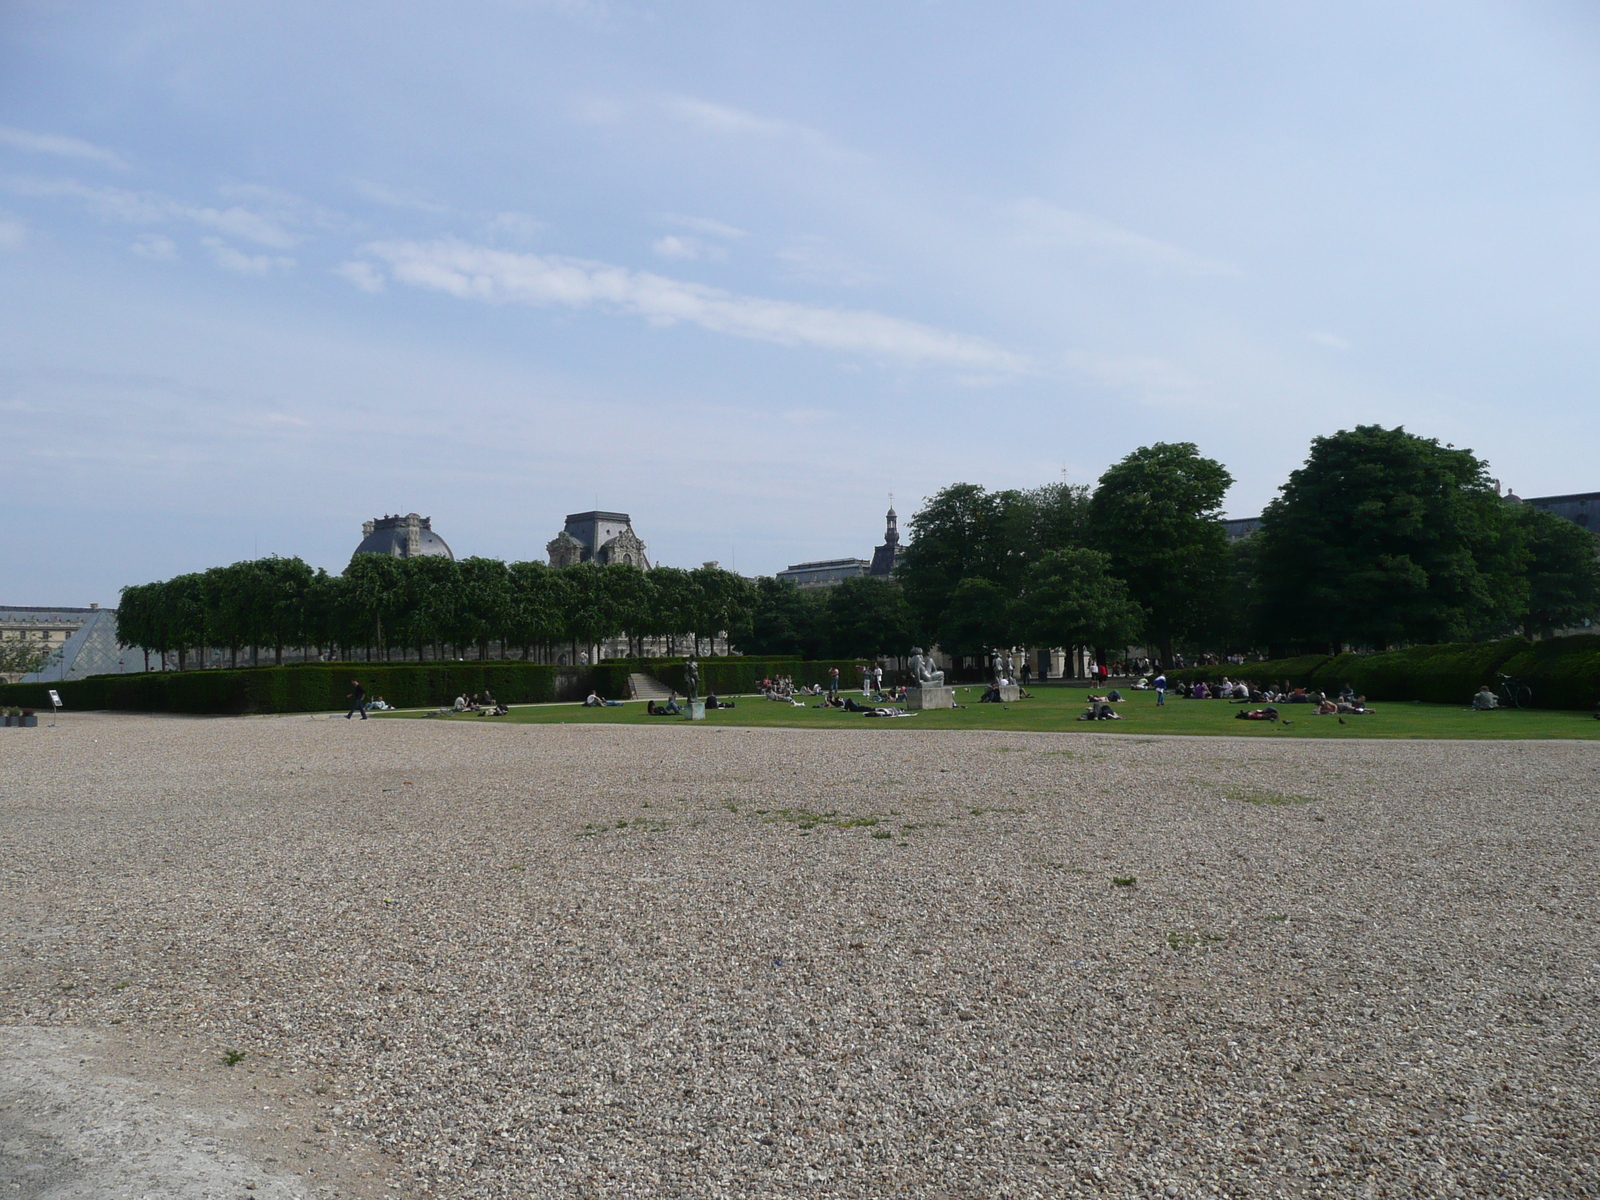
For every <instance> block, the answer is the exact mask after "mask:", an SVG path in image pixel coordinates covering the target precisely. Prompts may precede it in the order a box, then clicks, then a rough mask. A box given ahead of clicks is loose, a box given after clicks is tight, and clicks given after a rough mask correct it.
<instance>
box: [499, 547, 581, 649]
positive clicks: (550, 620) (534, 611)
mask: <svg viewBox="0 0 1600 1200" xmlns="http://www.w3.org/2000/svg"><path fill="white" fill-rule="evenodd" d="M509 571H510V576H511V614H510V618H509V624H508V628H507V637H509V638H510V640H511V644H512V645H514V646H520V647H522V657H523V658H524V659H526V658H527V657H528V652H529V650H531V649H532V648H533V647H534V646H544V647H548V646H550V644H551V643H553V642H557V641H560V640H561V639H562V638H563V637H565V636H566V610H567V603H568V596H567V581H566V577H565V576H564V575H563V574H562V573H561V572H560V571H557V570H553V569H552V568H550V567H549V566H547V565H545V564H544V563H542V562H517V563H512V564H511V566H510V568H509Z"/></svg>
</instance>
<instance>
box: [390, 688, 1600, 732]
mask: <svg viewBox="0 0 1600 1200" xmlns="http://www.w3.org/2000/svg"><path fill="white" fill-rule="evenodd" d="M1034 693H1035V695H1036V696H1037V699H1034V700H1021V701H1018V702H1016V703H1015V704H1011V705H1007V706H1004V707H1002V706H1001V705H998V704H978V703H977V699H978V697H979V695H981V694H982V689H981V688H978V687H962V688H958V689H957V690H956V702H957V703H958V704H965V705H968V707H966V708H958V709H954V710H943V711H935V712H924V713H918V714H917V715H916V716H914V717H907V718H903V719H898V720H887V721H886V720H881V719H878V718H874V717H864V716H862V715H860V714H859V713H847V712H841V711H839V710H838V709H818V708H810V707H807V708H793V707H791V706H789V705H787V704H775V703H773V702H771V701H769V700H761V699H751V698H748V697H739V698H738V699H737V704H738V707H737V708H734V709H733V710H731V711H729V710H722V709H719V710H718V711H716V712H711V713H707V714H706V720H705V722H704V724H706V725H727V726H783V727H785V728H794V729H802V728H803V729H1015V730H1023V731H1029V732H1039V731H1050V732H1070V731H1077V732H1086V731H1087V732H1094V733H1120V734H1135V735H1137V734H1153V733H1170V734H1188V735H1202V734H1209V735H1213V736H1215V735H1221V736H1237V737H1268V738H1292V737H1309V738H1330V737H1331V738H1374V737H1377V738H1600V721H1597V720H1595V719H1594V717H1593V716H1592V715H1591V714H1589V713H1582V712H1552V711H1546V710H1540V709H1529V710H1525V711H1521V712H1518V711H1512V710H1507V711H1496V712H1487V713H1480V712H1472V711H1471V710H1469V709H1467V708H1466V707H1465V706H1464V705H1463V706H1456V705H1450V704H1406V703H1391V704H1379V705H1377V706H1376V707H1377V710H1378V711H1377V712H1376V713H1373V714H1371V715H1369V716H1364V717H1346V718H1345V724H1343V725H1341V724H1339V719H1338V718H1337V717H1318V716H1314V715H1312V713H1311V711H1310V708H1309V706H1307V705H1300V704H1292V705H1281V706H1280V709H1279V710H1280V712H1282V714H1283V715H1284V716H1285V717H1287V718H1288V723H1287V724H1285V723H1284V722H1281V721H1280V722H1278V723H1276V724H1271V723H1268V722H1265V721H1240V720H1237V719H1235V714H1236V713H1238V712H1240V711H1241V709H1242V708H1244V707H1246V706H1243V705H1237V704H1230V703H1227V702H1225V701H1220V700H1172V699H1169V700H1168V701H1167V703H1166V705H1165V707H1162V708H1157V707H1156V701H1155V695H1154V693H1151V692H1131V693H1128V694H1129V696H1130V699H1128V700H1127V701H1126V702H1124V703H1122V704H1119V705H1117V710H1118V712H1119V713H1121V715H1122V720H1120V721H1079V720H1076V717H1077V716H1078V714H1079V713H1080V712H1082V711H1083V709H1084V696H1085V695H1086V694H1087V693H1086V692H1085V691H1084V690H1083V689H1082V688H1073V687H1052V686H1046V687H1037V688H1035V689H1034ZM857 699H858V700H859V699H860V697H859V696H857ZM809 703H815V701H814V700H812V701H808V704H809ZM377 715H382V716H385V717H389V718H393V719H398V720H405V719H418V718H423V717H429V718H431V719H436V720H446V721H472V722H477V723H478V724H483V725H488V724H518V725H521V724H534V725H560V724H584V725H648V724H659V725H673V724H682V723H683V720H682V718H679V717H652V716H648V715H646V713H645V711H644V703H643V701H637V702H636V701H629V702H627V703H625V704H624V705H623V706H622V707H621V708H602V709H593V708H584V707H582V706H581V705H578V704H534V705H527V706H523V707H518V708H513V709H512V710H511V712H510V714H509V715H508V716H504V717H480V716H474V715H470V714H469V715H463V716H456V715H455V714H449V715H446V716H439V717H433V716H432V714H427V713H422V712H400V713H392V714H377Z"/></svg>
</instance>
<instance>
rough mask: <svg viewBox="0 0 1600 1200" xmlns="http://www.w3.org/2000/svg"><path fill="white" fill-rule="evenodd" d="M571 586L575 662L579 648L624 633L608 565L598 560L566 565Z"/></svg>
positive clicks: (568, 628)
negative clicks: (609, 579) (614, 602)
mask: <svg viewBox="0 0 1600 1200" xmlns="http://www.w3.org/2000/svg"><path fill="white" fill-rule="evenodd" d="M561 574H562V576H563V577H564V579H565V582H566V585H567V589H568V591H567V612H566V635H567V638H568V640H570V641H571V642H572V651H573V662H574V663H576V662H577V654H578V650H579V647H580V646H581V647H583V648H585V649H589V650H592V649H593V648H594V646H595V645H596V644H598V643H599V642H603V641H605V639H607V638H610V637H615V636H616V635H617V634H619V633H621V632H622V625H621V623H620V621H619V620H618V616H617V611H616V607H615V605H614V604H613V602H612V594H611V589H610V588H608V587H607V586H606V577H605V568H604V567H602V566H601V565H600V564H599V563H597V562H581V563H574V564H573V565H572V566H570V567H563V568H562V570H561Z"/></svg>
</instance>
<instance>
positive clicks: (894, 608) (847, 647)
mask: <svg viewBox="0 0 1600 1200" xmlns="http://www.w3.org/2000/svg"><path fill="white" fill-rule="evenodd" d="M826 620H827V630H828V646H829V648H830V649H831V650H832V652H833V653H834V654H835V655H836V656H839V657H844V658H875V657H877V656H878V655H880V654H887V655H892V656H894V657H895V658H904V657H905V656H906V655H907V654H910V653H911V645H912V643H913V642H914V641H915V640H916V635H915V634H914V633H913V631H912V623H913V621H914V617H913V615H912V612H911V606H910V605H909V604H907V603H906V595H905V591H904V589H902V588H901V587H900V585H899V584H897V583H895V582H893V581H892V580H889V579H884V578H881V577H878V576H872V575H857V576H856V577H855V578H853V579H845V580H842V581H841V582H840V583H839V584H838V585H837V586H836V587H832V588H829V589H828V598H827V608H826Z"/></svg>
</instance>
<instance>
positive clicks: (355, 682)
mask: <svg viewBox="0 0 1600 1200" xmlns="http://www.w3.org/2000/svg"><path fill="white" fill-rule="evenodd" d="M350 686H351V687H352V688H354V689H355V690H354V691H353V692H351V693H350V695H349V696H348V697H346V699H348V700H349V701H350V711H349V712H347V713H345V715H344V719H345V720H346V721H348V720H349V719H350V718H351V717H353V716H355V715H356V714H357V713H360V714H361V719H362V720H363V721H365V720H366V719H367V689H366V688H364V687H362V686H361V681H360V680H359V679H352V680H351V681H350Z"/></svg>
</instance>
